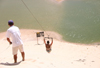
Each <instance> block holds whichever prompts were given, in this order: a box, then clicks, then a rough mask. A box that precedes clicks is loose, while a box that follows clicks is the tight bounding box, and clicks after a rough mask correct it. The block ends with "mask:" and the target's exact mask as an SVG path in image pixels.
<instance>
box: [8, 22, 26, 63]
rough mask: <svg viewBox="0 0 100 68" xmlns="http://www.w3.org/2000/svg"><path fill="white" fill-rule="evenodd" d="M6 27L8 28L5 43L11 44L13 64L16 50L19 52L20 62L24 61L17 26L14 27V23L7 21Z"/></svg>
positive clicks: (15, 59) (15, 61) (15, 58)
mask: <svg viewBox="0 0 100 68" xmlns="http://www.w3.org/2000/svg"><path fill="white" fill-rule="evenodd" d="M8 26H9V27H10V28H9V29H8V30H7V34H6V37H7V41H8V42H9V44H12V53H13V58H14V63H17V52H18V50H20V52H21V55H22V61H24V60H25V53H24V48H23V42H22V40H21V38H20V35H21V34H20V31H19V28H18V27H17V26H14V22H13V21H12V20H9V21H8ZM10 38H11V39H10ZM11 40H12V41H11Z"/></svg>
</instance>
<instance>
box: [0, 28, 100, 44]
mask: <svg viewBox="0 0 100 68" xmlns="http://www.w3.org/2000/svg"><path fill="white" fill-rule="evenodd" d="M20 32H21V36H22V35H24V36H25V34H26V35H27V36H28V35H29V36H30V35H31V34H32V35H34V36H32V35H31V37H33V38H34V39H35V40H36V38H37V37H36V32H43V31H42V30H37V29H20ZM48 35H49V37H52V38H53V39H56V40H58V41H60V42H64V43H72V44H77V45H100V42H94V43H89V44H85V43H73V42H68V41H65V40H63V37H62V36H61V35H60V34H59V33H57V32H54V31H44V37H48ZM4 36H5V37H6V31H5V32H0V39H2V38H4ZM22 38H23V36H22Z"/></svg>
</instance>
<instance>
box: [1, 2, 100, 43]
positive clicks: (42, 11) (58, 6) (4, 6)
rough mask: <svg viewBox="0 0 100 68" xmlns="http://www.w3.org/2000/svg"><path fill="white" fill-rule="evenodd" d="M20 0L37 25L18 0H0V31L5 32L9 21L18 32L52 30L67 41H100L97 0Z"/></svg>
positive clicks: (99, 18)
mask: <svg viewBox="0 0 100 68" xmlns="http://www.w3.org/2000/svg"><path fill="white" fill-rule="evenodd" d="M23 1H24V2H25V3H26V5H27V6H28V8H29V9H30V11H31V12H32V14H33V15H34V16H35V18H36V19H37V20H38V21H39V23H40V25H39V24H38V23H37V21H36V19H35V18H34V17H33V16H32V14H31V13H30V12H29V11H28V9H27V8H26V7H25V5H24V4H23V3H22V1H21V0H0V32H3V31H6V30H7V28H8V25H7V21H8V20H10V19H11V20H13V21H14V22H15V25H16V26H18V27H19V28H20V29H21V28H23V29H24V28H27V29H41V30H50V31H56V32H58V33H59V34H61V35H62V36H63V39H64V40H66V41H68V42H73V43H85V44H89V43H94V42H100V1H99V0H64V1H62V2H60V3H59V2H56V1H54V0H23ZM41 26H42V27H41Z"/></svg>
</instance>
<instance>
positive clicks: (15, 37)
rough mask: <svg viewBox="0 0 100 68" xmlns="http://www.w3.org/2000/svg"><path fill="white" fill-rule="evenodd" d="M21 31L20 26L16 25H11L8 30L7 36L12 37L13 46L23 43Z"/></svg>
mask: <svg viewBox="0 0 100 68" xmlns="http://www.w3.org/2000/svg"><path fill="white" fill-rule="evenodd" d="M20 35H21V34H20V31H19V28H18V27H16V26H11V27H10V28H9V29H8V30H7V35H6V36H7V38H10V37H11V39H12V45H13V47H16V46H19V45H23V42H22V40H21V38H20Z"/></svg>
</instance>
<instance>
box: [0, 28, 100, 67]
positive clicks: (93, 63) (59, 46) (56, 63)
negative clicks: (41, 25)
mask: <svg viewBox="0 0 100 68" xmlns="http://www.w3.org/2000/svg"><path fill="white" fill-rule="evenodd" d="M20 31H21V37H22V40H23V42H24V49H25V54H26V60H25V61H24V62H20V61H21V54H20V52H18V63H17V64H14V63H13V55H12V46H9V43H8V42H7V41H6V37H5V35H6V32H3V33H0V68H100V46H99V45H82V44H73V43H67V42H63V41H61V40H62V39H61V38H62V37H61V36H60V35H59V34H57V33H55V32H47V33H48V34H50V36H51V37H53V38H54V43H53V45H52V51H51V53H47V52H46V50H45V45H44V44H43V38H39V42H38V43H40V45H37V38H36V33H35V32H38V31H40V30H28V29H27V30H26V29H21V30H20ZM8 46H9V48H7V47H8ZM6 48H7V49H6Z"/></svg>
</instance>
